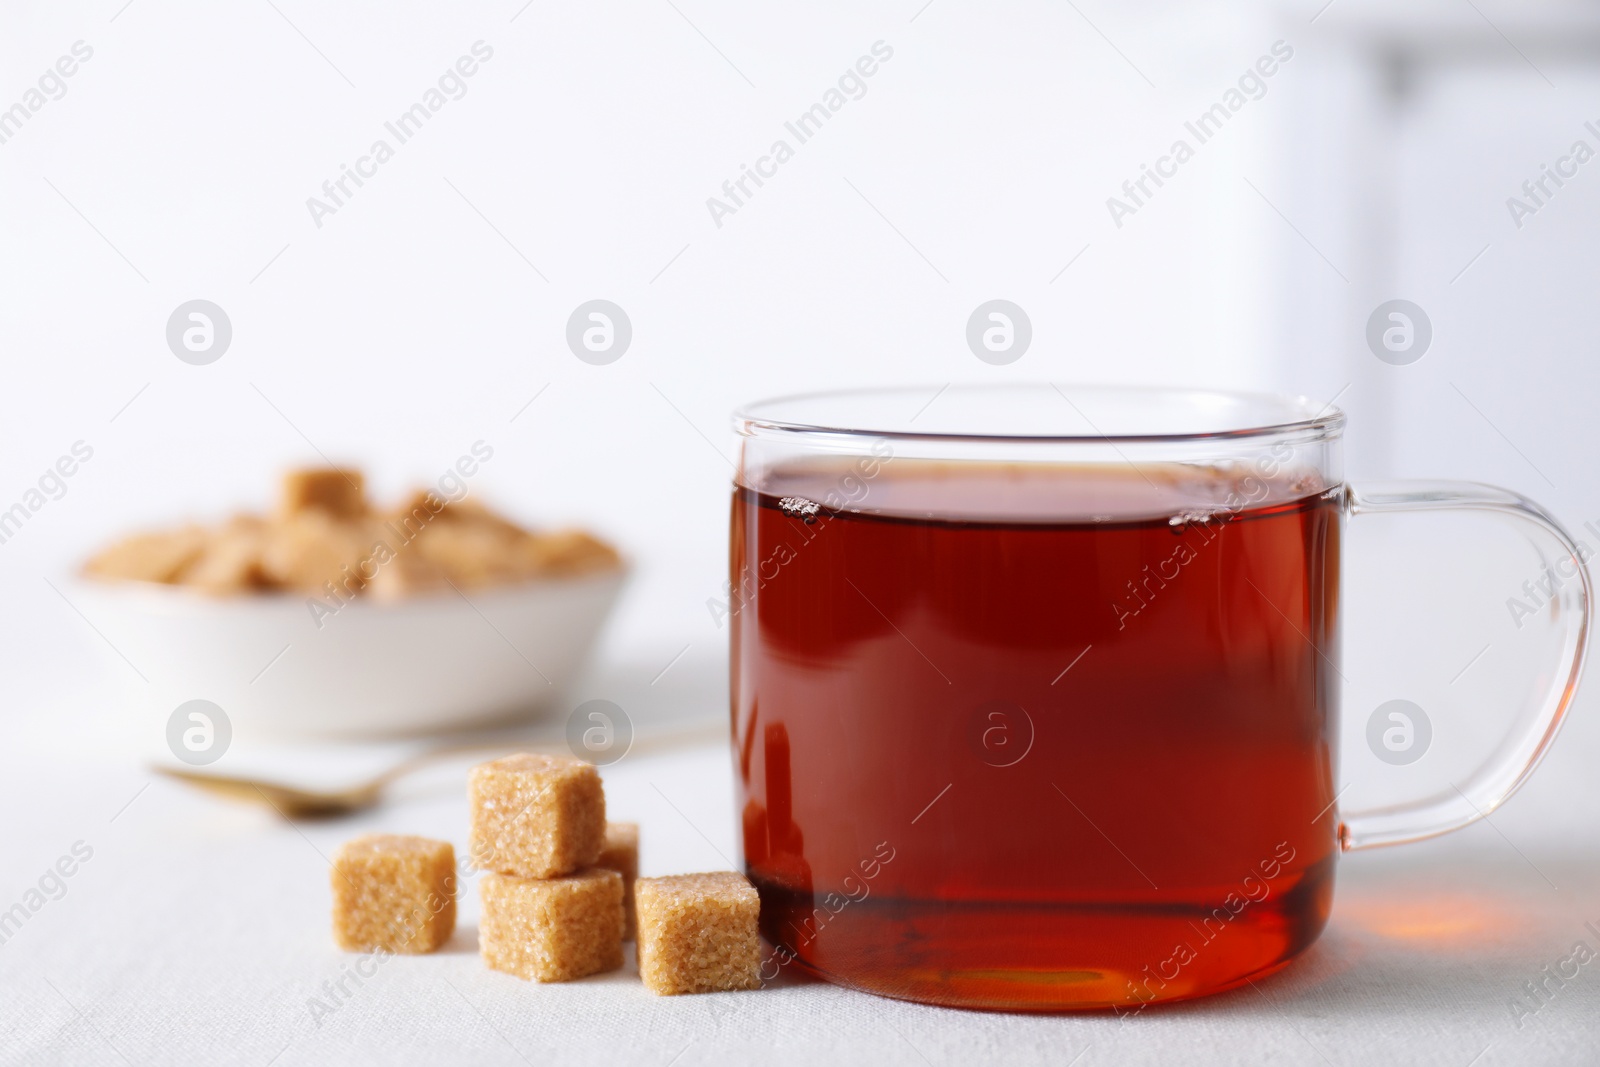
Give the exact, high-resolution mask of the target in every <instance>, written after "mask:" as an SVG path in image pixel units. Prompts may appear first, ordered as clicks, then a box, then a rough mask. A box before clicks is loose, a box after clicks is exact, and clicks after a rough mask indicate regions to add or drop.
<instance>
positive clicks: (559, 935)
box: [478, 867, 623, 982]
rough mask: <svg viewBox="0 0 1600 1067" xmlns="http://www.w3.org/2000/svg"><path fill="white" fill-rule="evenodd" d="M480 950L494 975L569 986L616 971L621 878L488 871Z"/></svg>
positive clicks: (595, 871)
mask: <svg viewBox="0 0 1600 1067" xmlns="http://www.w3.org/2000/svg"><path fill="white" fill-rule="evenodd" d="M479 889H480V892H481V893H482V896H483V916H482V919H481V920H480V922H479V926H478V951H479V952H481V953H482V954H483V962H484V963H486V964H488V965H489V967H491V968H492V969H494V970H496V971H504V972H506V973H507V974H514V975H516V976H517V977H518V978H523V979H532V980H533V981H537V982H570V981H572V980H573V979H574V978H582V977H584V976H585V975H589V974H599V973H600V972H601V971H614V970H616V969H617V968H618V967H621V966H622V922H623V919H622V875H620V874H618V873H617V872H616V871H613V870H607V869H605V868H601V867H595V868H592V869H590V870H587V871H582V872H580V873H578V874H569V875H566V876H565V877H562V878H549V879H539V878H518V877H516V876H515V875H509V874H486V875H484V876H483V881H482V882H481V883H479Z"/></svg>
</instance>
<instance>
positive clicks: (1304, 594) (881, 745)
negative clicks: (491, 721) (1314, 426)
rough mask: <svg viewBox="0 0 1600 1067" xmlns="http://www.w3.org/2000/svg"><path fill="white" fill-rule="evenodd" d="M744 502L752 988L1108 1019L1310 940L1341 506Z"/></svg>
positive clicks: (1155, 471) (740, 672)
mask: <svg viewBox="0 0 1600 1067" xmlns="http://www.w3.org/2000/svg"><path fill="white" fill-rule="evenodd" d="M858 466H859V465H858ZM762 484H763V490H764V491H762V492H757V491H754V490H750V489H746V488H739V489H737V490H736V492H735V496H734V501H733V522H732V530H733V539H732V591H731V596H730V598H729V605H730V606H729V613H730V622H731V624H732V627H733V659H732V662H733V675H732V700H733V727H734V741H735V748H736V761H737V772H738V781H739V788H740V790H741V796H740V802H741V803H742V804H743V813H744V825H743V843H744V854H745V866H746V870H747V872H748V874H749V875H750V878H751V879H752V880H753V881H754V882H755V884H756V886H757V887H758V888H759V890H760V892H761V905H762V910H761V923H762V928H763V934H764V935H765V937H766V938H767V939H768V941H770V942H771V943H772V945H773V946H774V957H773V960H772V962H771V963H770V964H769V968H768V977H770V976H771V974H772V972H773V971H774V970H775V969H776V968H777V967H778V966H780V965H782V964H786V963H789V962H790V961H791V960H792V961H794V962H795V964H797V965H798V966H800V967H802V968H804V969H808V970H810V971H812V972H814V973H817V974H820V975H822V976H824V977H827V978H829V979H831V980H834V981H838V982H841V983H843V984H846V985H851V986H855V987H857V988H861V989H865V990H868V991H871V992H874V993H881V994H885V995H888V996H895V997H906V998H914V999H917V1000H921V1001H926V1002H931V1003H942V1004H951V1005H961V1006H968V1007H982V1008H1002V1009H1010V1010H1045V1011H1048V1010H1059V1009H1062V1008H1074V1007H1101V1008H1106V1007H1109V1008H1114V1009H1117V1010H1118V1011H1120V1012H1128V1011H1136V1010H1139V1009H1140V1008H1141V1007H1142V1006H1143V1005H1145V1004H1148V1003H1151V1002H1154V1001H1158V1000H1170V999H1175V998H1183V997H1189V996H1196V995H1200V994H1203V993H1210V992H1215V991H1217V990H1220V989H1225V988H1228V987H1230V986H1233V985H1237V984H1240V983H1242V982H1243V981H1244V980H1245V979H1247V978H1254V977H1256V976H1259V975H1263V974H1265V973H1267V972H1270V971H1272V970H1274V969H1275V968H1277V967H1278V966H1281V965H1282V964H1283V963H1284V962H1286V961H1287V960H1289V959H1290V958H1291V957H1293V956H1294V955H1295V954H1297V953H1298V952H1300V951H1301V950H1302V949H1304V948H1305V947H1306V946H1307V945H1309V944H1310V943H1311V942H1312V941H1313V940H1315V938H1316V936H1317V934H1318V933H1319V932H1320V930H1321V929H1322V926H1323V924H1324V922H1325V921H1326V919H1327V915H1328V909H1329V905H1330V902H1331V896H1332V888H1333V868H1334V857H1335V853H1336V851H1337V841H1336V822H1337V812H1336V811H1334V810H1333V801H1334V784H1333V783H1334V777H1333V773H1334V767H1333V756H1332V753H1333V745H1334V735H1335V729H1336V714H1335V708H1336V706H1337V700H1338V695H1339V690H1338V673H1337V669H1336V667H1335V664H1336V663H1337V661H1338V647H1337V627H1336V616H1337V606H1338V584H1339V583H1338V579H1339V573H1338V561H1339V539H1340V530H1341V514H1342V512H1341V507H1340V501H1339V498H1338V493H1339V491H1338V489H1337V488H1330V487H1328V486H1325V485H1323V484H1321V482H1320V481H1319V480H1318V479H1317V478H1316V476H1315V475H1311V476H1305V475H1301V476H1300V477H1299V478H1298V479H1297V478H1295V477H1294V476H1293V475H1292V472H1284V473H1278V472H1274V477H1270V478H1268V477H1262V476H1259V474H1258V473H1253V472H1252V473H1243V472H1241V471H1235V470H1232V469H1222V468H1217V467H1199V466H1190V465H1178V464H1172V465H1163V466H1159V467H1141V468H1139V469H1137V470H1130V469H1129V468H1127V467H1122V468H1120V469H1118V470H1113V469H1107V468H1097V467H1068V466H1049V465H1044V464H1017V465H999V464H977V463H967V464H934V463H931V462H923V461H916V460H906V459H895V460H892V461H891V460H888V459H884V460H883V461H882V462H881V463H880V462H873V463H871V464H870V470H867V468H866V467H861V469H851V470H846V468H843V467H840V468H829V467H824V466H808V467H797V468H795V469H793V470H779V471H777V472H769V473H768V474H767V475H766V476H765V478H764V480H763V483H762ZM841 486H843V487H845V491H844V492H843V493H841V492H840V487H841ZM845 501H849V502H848V503H845Z"/></svg>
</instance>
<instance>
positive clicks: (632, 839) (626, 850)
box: [594, 822, 639, 941]
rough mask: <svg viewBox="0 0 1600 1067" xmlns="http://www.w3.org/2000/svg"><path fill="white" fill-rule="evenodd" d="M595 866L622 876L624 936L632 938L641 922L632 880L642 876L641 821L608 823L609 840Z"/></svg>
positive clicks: (607, 839) (629, 939) (607, 837)
mask: <svg viewBox="0 0 1600 1067" xmlns="http://www.w3.org/2000/svg"><path fill="white" fill-rule="evenodd" d="M594 865H595V866H596V867H605V868H608V869H609V870H613V871H616V872H617V873H618V874H620V875H622V910H623V918H624V920H625V922H624V925H623V928H622V939H623V940H624V941H631V940H633V934H634V931H635V930H637V929H638V923H637V922H636V920H635V918H634V910H633V882H634V879H636V878H638V877H639V824H638V823H636V822H608V823H606V842H605V846H604V847H603V848H601V850H600V858H599V859H597V860H595V861H594Z"/></svg>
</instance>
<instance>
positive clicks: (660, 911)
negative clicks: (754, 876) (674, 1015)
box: [633, 871, 761, 996]
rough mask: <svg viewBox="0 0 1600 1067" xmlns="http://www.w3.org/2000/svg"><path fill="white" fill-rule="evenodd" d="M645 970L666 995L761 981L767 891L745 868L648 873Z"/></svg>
mask: <svg viewBox="0 0 1600 1067" xmlns="http://www.w3.org/2000/svg"><path fill="white" fill-rule="evenodd" d="M633 896H634V906H635V907H636V908H637V909H638V913H639V914H638V922H639V933H638V936H639V977H640V978H642V979H644V984H645V988H646V989H648V990H650V992H652V993H656V994H658V995H661V996H671V995H673V994H676V993H712V992H716V991H718V990H724V989H759V988H761V978H760V970H761V935H760V933H758V932H757V929H756V920H757V918H759V917H760V914H761V898H760V897H759V896H757V895H756V890H755V887H754V886H752V885H751V884H750V882H749V880H748V879H746V878H745V876H744V875H742V874H735V873H733V872H732V871H719V872H717V873H714V874H677V875H671V876H669V877H666V878H641V879H639V880H638V881H637V882H635V883H634V887H633Z"/></svg>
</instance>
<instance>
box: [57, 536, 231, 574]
mask: <svg viewBox="0 0 1600 1067" xmlns="http://www.w3.org/2000/svg"><path fill="white" fill-rule="evenodd" d="M205 547H206V533H205V531H204V530H203V529H202V528H201V527H199V526H186V527H184V528H183V529H181V530H174V531H170V532H163V533H144V534H135V535H134V536H132V537H128V538H125V539H123V540H121V541H118V542H117V543H116V544H114V545H111V546H110V547H109V548H105V549H102V550H101V551H100V552H98V553H96V554H95V555H94V556H93V557H92V558H91V559H90V560H89V561H88V562H87V563H85V564H84V566H83V570H84V573H85V574H89V575H93V576H95V577H97V578H119V579H126V580H129V581H138V582H176V581H177V580H178V577H179V575H181V574H182V573H183V571H184V569H185V568H186V567H188V566H190V565H191V564H193V563H194V561H195V560H196V559H197V558H199V556H200V555H201V553H202V552H204V551H205Z"/></svg>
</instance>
